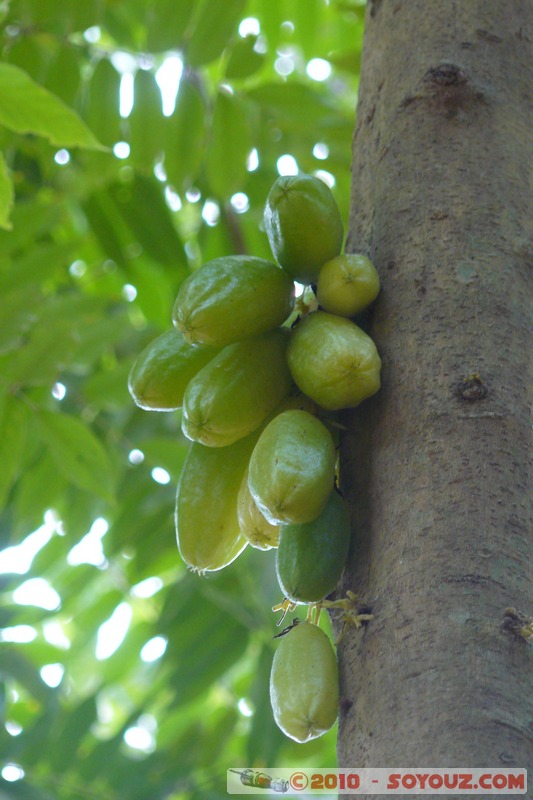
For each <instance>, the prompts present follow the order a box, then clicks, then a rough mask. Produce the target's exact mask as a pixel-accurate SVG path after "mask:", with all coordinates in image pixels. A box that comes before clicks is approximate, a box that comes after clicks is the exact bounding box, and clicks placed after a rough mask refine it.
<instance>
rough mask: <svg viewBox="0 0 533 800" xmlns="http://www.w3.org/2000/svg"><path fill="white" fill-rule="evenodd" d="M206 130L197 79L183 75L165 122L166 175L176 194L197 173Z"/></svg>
mask: <svg viewBox="0 0 533 800" xmlns="http://www.w3.org/2000/svg"><path fill="white" fill-rule="evenodd" d="M206 130H207V109H206V103H205V99H204V95H203V92H202V88H201V85H200V82H199V79H198V77H197V76H196V75H194V74H191V75H185V76H184V77H183V78H182V79H181V82H180V87H179V92H178V97H177V101H176V108H175V109H174V112H173V114H172V115H171V116H170V117H168V118H166V119H165V172H166V174H167V177H168V180H169V183H171V184H172V185H173V186H174V188H175V189H176V191H177V192H178V193H182V192H184V191H186V190H187V189H188V188H189V187H190V186H191V185H192V184H193V182H194V180H195V179H196V177H197V175H198V173H199V172H200V167H201V164H202V159H203V158H204V155H205V139H206Z"/></svg>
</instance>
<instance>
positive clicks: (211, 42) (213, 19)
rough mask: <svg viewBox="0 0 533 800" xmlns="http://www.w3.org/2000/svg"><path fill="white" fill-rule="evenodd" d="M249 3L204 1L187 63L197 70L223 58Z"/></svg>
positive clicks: (186, 55)
mask: <svg viewBox="0 0 533 800" xmlns="http://www.w3.org/2000/svg"><path fill="white" fill-rule="evenodd" d="M245 5H246V0H224V2H223V3H221V2H220V0H203V2H201V4H199V13H198V16H197V18H196V19H195V20H194V23H195V24H194V28H193V29H192V33H191V36H190V39H189V42H188V44H187V46H186V48H185V60H186V62H187V64H190V65H191V66H193V67H199V66H201V65H202V64H209V62H211V61H213V60H214V59H215V58H216V57H217V56H219V55H220V54H221V53H222V51H223V50H224V48H225V47H226V45H227V43H228V41H229V39H230V38H231V36H232V35H233V33H234V32H235V29H236V27H237V23H238V22H239V20H240V18H241V15H242V12H243V10H244V7H245Z"/></svg>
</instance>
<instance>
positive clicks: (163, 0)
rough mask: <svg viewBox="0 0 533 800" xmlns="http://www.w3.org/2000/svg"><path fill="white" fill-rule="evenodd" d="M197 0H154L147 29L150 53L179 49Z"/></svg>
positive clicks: (147, 42)
mask: <svg viewBox="0 0 533 800" xmlns="http://www.w3.org/2000/svg"><path fill="white" fill-rule="evenodd" d="M195 1H196V0H178V2H176V0H154V2H153V3H152V5H151V8H150V16H149V18H148V25H147V31H146V48H147V50H148V51H149V52H150V53H159V52H161V51H162V50H179V49H180V48H181V45H182V41H183V36H184V33H185V30H186V28H187V25H188V23H189V20H190V18H191V14H192V12H193V10H194V6H195Z"/></svg>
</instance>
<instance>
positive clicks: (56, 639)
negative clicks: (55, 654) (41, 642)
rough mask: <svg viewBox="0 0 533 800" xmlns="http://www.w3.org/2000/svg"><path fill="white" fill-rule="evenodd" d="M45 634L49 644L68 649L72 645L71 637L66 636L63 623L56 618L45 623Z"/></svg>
mask: <svg viewBox="0 0 533 800" xmlns="http://www.w3.org/2000/svg"><path fill="white" fill-rule="evenodd" d="M43 636H44V638H45V639H46V641H47V642H48V643H49V644H53V645H54V647H59V648H60V649H61V650H68V649H69V647H70V639H69V638H68V637H67V636H66V634H65V632H64V630H63V628H62V626H61V623H60V622H58V621H57V620H55V619H50V620H46V621H45V622H44V623H43Z"/></svg>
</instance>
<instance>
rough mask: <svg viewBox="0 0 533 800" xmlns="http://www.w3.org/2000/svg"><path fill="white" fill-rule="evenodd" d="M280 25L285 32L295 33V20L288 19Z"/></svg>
mask: <svg viewBox="0 0 533 800" xmlns="http://www.w3.org/2000/svg"><path fill="white" fill-rule="evenodd" d="M280 27H281V30H282V31H283V33H294V22H291V20H290V19H286V20H285V21H284V22H282V23H281V26H280Z"/></svg>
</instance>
